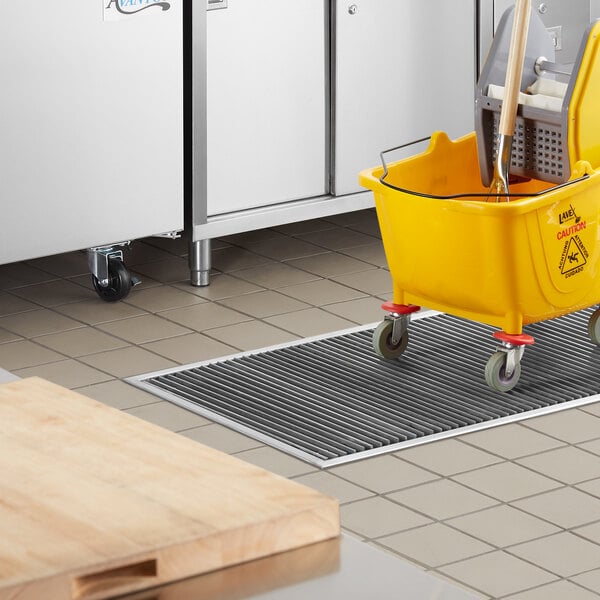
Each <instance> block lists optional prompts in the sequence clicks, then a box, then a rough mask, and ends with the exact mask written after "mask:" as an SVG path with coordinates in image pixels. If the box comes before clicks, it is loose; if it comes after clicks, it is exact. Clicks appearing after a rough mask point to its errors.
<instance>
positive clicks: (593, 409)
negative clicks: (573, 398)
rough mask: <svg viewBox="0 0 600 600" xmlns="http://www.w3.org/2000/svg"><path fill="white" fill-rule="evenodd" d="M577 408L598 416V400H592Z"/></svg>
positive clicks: (599, 415)
mask: <svg viewBox="0 0 600 600" xmlns="http://www.w3.org/2000/svg"><path fill="white" fill-rule="evenodd" d="M579 410H581V411H583V412H586V413H590V414H592V415H596V416H597V417H600V402H592V403H591V404H586V405H585V406H580V407H579Z"/></svg>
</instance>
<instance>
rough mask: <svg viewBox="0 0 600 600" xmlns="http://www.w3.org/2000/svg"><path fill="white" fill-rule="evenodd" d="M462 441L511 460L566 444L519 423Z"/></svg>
mask: <svg viewBox="0 0 600 600" xmlns="http://www.w3.org/2000/svg"><path fill="white" fill-rule="evenodd" d="M460 439H461V440H462V441H464V442H466V443H468V444H473V445H474V446H477V447H479V448H481V449H482V450H487V451H488V452H492V453H493V454H497V455H499V456H502V457H503V458H507V459H509V460H510V459H514V458H520V457H522V456H527V455H529V454H536V453H538V452H544V451H545V450H551V449H553V448H558V447H559V446H563V445H564V442H561V441H559V440H555V439H554V438H551V437H548V436H547V435H544V434H542V433H539V432H537V431H534V430H532V429H528V428H527V427H523V426H522V425H520V424H518V423H511V424H510V425H502V426H500V427H490V428H488V429H485V430H483V431H477V432H476V433H469V434H466V435H462V436H461V437H460Z"/></svg>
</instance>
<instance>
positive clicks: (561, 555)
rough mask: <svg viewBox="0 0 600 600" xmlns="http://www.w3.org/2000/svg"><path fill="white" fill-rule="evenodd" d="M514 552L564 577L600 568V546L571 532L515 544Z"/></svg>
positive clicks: (512, 548)
mask: <svg viewBox="0 0 600 600" xmlns="http://www.w3.org/2000/svg"><path fill="white" fill-rule="evenodd" d="M510 553H511V554H514V555H516V556H519V557H520V558H523V559H524V560H527V561H529V562H531V563H534V564H536V565H538V566H540V567H541V568H543V569H546V570H548V571H551V572H552V573H556V574H557V575H560V576H561V577H571V576H573V575H577V574H579V573H583V572H584V571H589V570H591V569H598V568H600V546H598V545H597V544H594V543H592V542H589V541H588V540H584V539H583V538H580V537H578V536H576V535H574V534H572V533H569V532H563V533H557V534H555V535H551V536H550V537H546V538H542V539H539V540H534V541H532V542H526V543H524V544H519V545H518V546H512V547H511V548H510Z"/></svg>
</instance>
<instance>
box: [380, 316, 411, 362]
mask: <svg viewBox="0 0 600 600" xmlns="http://www.w3.org/2000/svg"><path fill="white" fill-rule="evenodd" d="M393 328H394V323H393V321H387V320H386V321H382V322H381V323H379V325H377V327H376V328H375V331H373V350H375V352H376V353H377V354H378V355H379V356H380V357H381V358H387V359H395V358H400V356H402V353H403V352H404V351H405V350H406V347H407V346H408V331H405V332H404V333H403V334H402V337H401V338H400V340H399V341H398V342H397V343H395V344H394V343H392V330H393Z"/></svg>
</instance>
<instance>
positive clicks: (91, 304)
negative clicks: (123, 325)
mask: <svg viewBox="0 0 600 600" xmlns="http://www.w3.org/2000/svg"><path fill="white" fill-rule="evenodd" d="M135 293H136V294H137V293H139V291H138V290H136V291H135ZM54 310H55V311H56V312H59V313H61V314H63V315H65V316H67V317H71V318H73V319H76V320H78V321H82V322H83V323H87V324H88V325H98V324H99V323H110V322H111V321H119V320H121V319H129V318H131V317H135V316H138V315H144V314H146V311H145V310H143V309H141V308H137V307H136V306H132V305H130V304H126V303H125V302H104V301H103V300H100V298H92V299H90V300H85V301H84V302H76V303H74V304H65V305H64V306H57V307H55V308H54Z"/></svg>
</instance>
